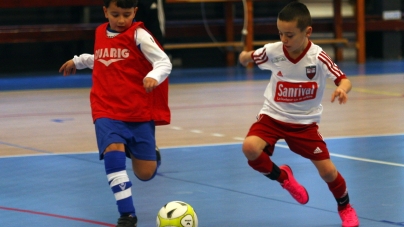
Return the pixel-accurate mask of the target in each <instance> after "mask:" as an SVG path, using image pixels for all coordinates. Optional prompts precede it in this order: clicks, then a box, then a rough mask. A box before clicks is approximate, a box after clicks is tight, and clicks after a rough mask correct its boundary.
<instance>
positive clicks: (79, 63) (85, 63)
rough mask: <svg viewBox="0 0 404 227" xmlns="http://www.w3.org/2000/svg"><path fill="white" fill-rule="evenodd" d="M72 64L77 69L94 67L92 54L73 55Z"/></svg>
mask: <svg viewBox="0 0 404 227" xmlns="http://www.w3.org/2000/svg"><path fill="white" fill-rule="evenodd" d="M73 62H74V65H75V66H76V68H77V69H85V68H90V69H93V67H94V54H80V56H77V55H75V56H74V57H73Z"/></svg>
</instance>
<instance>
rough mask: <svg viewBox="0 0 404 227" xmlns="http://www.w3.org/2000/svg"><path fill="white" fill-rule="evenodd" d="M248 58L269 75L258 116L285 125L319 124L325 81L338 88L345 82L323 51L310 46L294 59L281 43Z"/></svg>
mask: <svg viewBox="0 0 404 227" xmlns="http://www.w3.org/2000/svg"><path fill="white" fill-rule="evenodd" d="M252 58H253V59H254V62H255V63H256V64H257V65H258V67H259V68H260V69H263V70H270V71H271V72H272V74H271V79H270V82H269V84H268V86H267V88H266V90H265V93H264V96H265V102H264V105H263V107H262V109H261V111H260V114H266V115H268V116H270V117H272V118H274V119H276V120H279V121H283V122H287V123H295V124H311V123H313V122H316V123H318V122H320V117H321V113H322V111H323V107H322V105H321V100H322V97H323V93H324V89H325V86H326V79H327V78H330V79H332V80H333V81H334V83H335V84H336V85H338V84H339V83H340V81H341V79H343V78H346V76H345V74H344V73H343V72H342V71H341V70H340V69H339V68H338V66H337V65H336V64H335V63H334V62H333V61H332V60H331V58H330V57H329V56H328V55H327V54H326V53H325V52H324V51H323V49H322V48H321V47H319V46H317V45H315V44H313V43H311V42H309V44H308V45H307V47H306V49H305V50H304V51H303V53H302V54H301V55H300V56H299V57H298V58H297V59H292V58H291V57H290V56H289V55H288V53H287V51H286V50H285V49H284V48H283V44H282V42H277V43H270V44H266V45H265V46H264V47H262V48H259V49H257V50H256V51H254V53H253V54H252Z"/></svg>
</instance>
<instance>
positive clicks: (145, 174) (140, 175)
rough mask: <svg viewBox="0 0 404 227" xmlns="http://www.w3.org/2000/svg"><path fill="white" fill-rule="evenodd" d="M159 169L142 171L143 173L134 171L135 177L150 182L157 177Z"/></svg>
mask: <svg viewBox="0 0 404 227" xmlns="http://www.w3.org/2000/svg"><path fill="white" fill-rule="evenodd" d="M156 172H157V169H154V170H141V171H133V173H134V174H135V176H136V177H137V178H138V179H139V180H141V181H149V180H151V179H153V178H154V176H156Z"/></svg>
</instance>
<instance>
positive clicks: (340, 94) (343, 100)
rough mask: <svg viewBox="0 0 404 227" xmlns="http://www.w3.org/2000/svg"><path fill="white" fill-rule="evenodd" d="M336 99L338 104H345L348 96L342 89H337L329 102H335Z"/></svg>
mask: <svg viewBox="0 0 404 227" xmlns="http://www.w3.org/2000/svg"><path fill="white" fill-rule="evenodd" d="M337 97H338V102H339V104H345V103H346V102H347V101H348V94H347V93H346V91H345V90H344V89H342V88H339V87H337V89H335V91H334V93H332V95H331V102H334V101H335V98H337Z"/></svg>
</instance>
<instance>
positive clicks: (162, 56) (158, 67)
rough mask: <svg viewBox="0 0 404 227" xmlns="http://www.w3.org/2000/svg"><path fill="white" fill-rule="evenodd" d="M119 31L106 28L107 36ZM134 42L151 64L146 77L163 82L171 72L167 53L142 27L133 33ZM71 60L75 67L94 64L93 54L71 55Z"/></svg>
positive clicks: (87, 66)
mask: <svg viewBox="0 0 404 227" xmlns="http://www.w3.org/2000/svg"><path fill="white" fill-rule="evenodd" d="M118 34H119V33H116V32H111V31H108V30H107V35H108V37H111V38H112V37H114V36H116V35H118ZM134 42H135V44H136V46H137V47H138V48H140V50H141V51H142V53H143V54H144V56H145V57H146V59H147V60H148V61H149V62H150V63H151V64H152V66H153V70H151V71H150V72H149V73H148V74H147V75H146V77H151V78H153V79H155V80H157V81H158V84H160V83H161V82H163V81H164V80H165V79H166V78H167V77H168V75H169V74H170V73H171V69H172V64H171V61H170V58H169V57H168V56H167V54H166V53H165V52H164V51H163V50H161V49H160V47H159V46H158V45H157V43H156V42H155V41H154V38H153V37H152V36H151V35H150V33H148V32H147V31H146V30H144V29H143V28H138V29H136V31H135V33H134ZM73 62H74V64H75V66H76V68H77V69H85V68H90V69H92V68H93V66H94V54H81V55H79V56H77V55H76V56H74V57H73Z"/></svg>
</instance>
